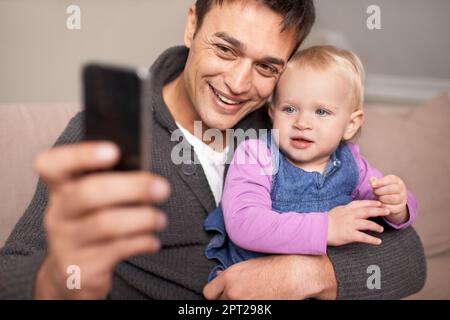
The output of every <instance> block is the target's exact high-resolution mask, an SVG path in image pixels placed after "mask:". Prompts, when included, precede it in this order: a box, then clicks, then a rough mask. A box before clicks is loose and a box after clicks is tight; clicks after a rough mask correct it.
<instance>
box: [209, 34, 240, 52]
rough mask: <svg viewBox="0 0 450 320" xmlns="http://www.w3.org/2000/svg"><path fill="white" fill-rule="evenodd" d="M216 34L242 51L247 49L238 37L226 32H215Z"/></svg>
mask: <svg viewBox="0 0 450 320" xmlns="http://www.w3.org/2000/svg"><path fill="white" fill-rule="evenodd" d="M214 36H216V37H218V38H221V39H222V40H224V41H226V42H228V43H229V44H231V45H232V46H233V47H235V48H236V49H239V50H241V51H244V50H245V45H244V44H243V43H242V42H241V41H239V40H238V39H236V38H234V37H232V36H230V35H229V34H228V33H226V32H216V33H215V34H214Z"/></svg>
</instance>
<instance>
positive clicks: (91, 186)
mask: <svg viewBox="0 0 450 320" xmlns="http://www.w3.org/2000/svg"><path fill="white" fill-rule="evenodd" d="M59 192H60V193H63V197H64V198H65V199H70V200H71V202H70V204H66V206H67V208H66V213H67V214H68V213H71V214H72V215H77V214H78V212H87V211H90V210H96V209H97V208H98V209H101V208H103V207H109V206H115V205H124V204H139V203H140V204H143V203H149V202H152V203H153V202H158V203H160V202H162V201H165V200H166V199H167V197H168V196H169V194H170V185H169V183H168V182H167V180H166V179H164V178H162V177H160V176H157V175H154V174H150V173H147V172H139V171H135V172H126V173H118V172H106V173H101V174H92V175H87V176H84V177H82V178H80V179H78V180H77V181H75V182H73V183H69V184H66V185H63V186H61V187H60V189H59ZM64 193H65V194H64Z"/></svg>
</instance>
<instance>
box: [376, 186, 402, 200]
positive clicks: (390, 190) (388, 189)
mask: <svg viewBox="0 0 450 320" xmlns="http://www.w3.org/2000/svg"><path fill="white" fill-rule="evenodd" d="M402 191H403V190H402V187H401V185H400V184H398V183H394V184H390V185H387V186H384V187H379V188H374V189H373V193H374V194H375V195H377V196H378V197H381V196H389V195H398V194H401V193H402ZM379 200H380V201H382V200H381V199H380V198H379Z"/></svg>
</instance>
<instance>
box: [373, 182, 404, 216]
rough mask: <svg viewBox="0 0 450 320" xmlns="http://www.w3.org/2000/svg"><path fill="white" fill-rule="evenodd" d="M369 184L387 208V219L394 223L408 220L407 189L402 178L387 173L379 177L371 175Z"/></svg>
mask: <svg viewBox="0 0 450 320" xmlns="http://www.w3.org/2000/svg"><path fill="white" fill-rule="evenodd" d="M370 186H371V187H372V189H373V193H374V194H375V195H376V196H377V198H378V200H379V201H380V202H381V203H382V204H383V206H384V207H385V208H387V209H389V212H390V213H389V215H388V216H387V217H386V219H387V220H389V221H390V222H392V223H395V224H402V223H405V222H406V221H408V219H409V212H408V207H407V205H406V200H407V190H406V185H405V183H404V182H403V180H402V179H400V178H399V177H397V176H394V175H387V176H385V177H383V178H380V179H378V178H375V177H372V178H370Z"/></svg>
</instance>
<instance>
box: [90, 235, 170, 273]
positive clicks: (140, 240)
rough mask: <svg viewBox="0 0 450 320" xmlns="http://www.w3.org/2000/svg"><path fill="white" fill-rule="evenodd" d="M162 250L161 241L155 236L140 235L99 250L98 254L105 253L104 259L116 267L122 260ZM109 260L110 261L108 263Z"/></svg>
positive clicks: (122, 239)
mask: <svg viewBox="0 0 450 320" xmlns="http://www.w3.org/2000/svg"><path fill="white" fill-rule="evenodd" d="M160 248H161V242H160V240H159V239H158V238H157V237H155V236H153V235H140V236H134V237H129V238H121V239H118V240H116V241H114V242H111V243H108V244H106V245H103V246H102V247H101V250H99V248H96V249H97V250H98V252H102V251H103V252H105V255H104V259H105V260H106V262H107V263H108V264H110V265H111V266H114V265H115V264H117V263H119V262H120V261H122V260H125V259H127V258H129V257H131V256H135V255H139V254H144V253H155V252H158V251H159V249H160ZM108 260H109V261H108Z"/></svg>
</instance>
